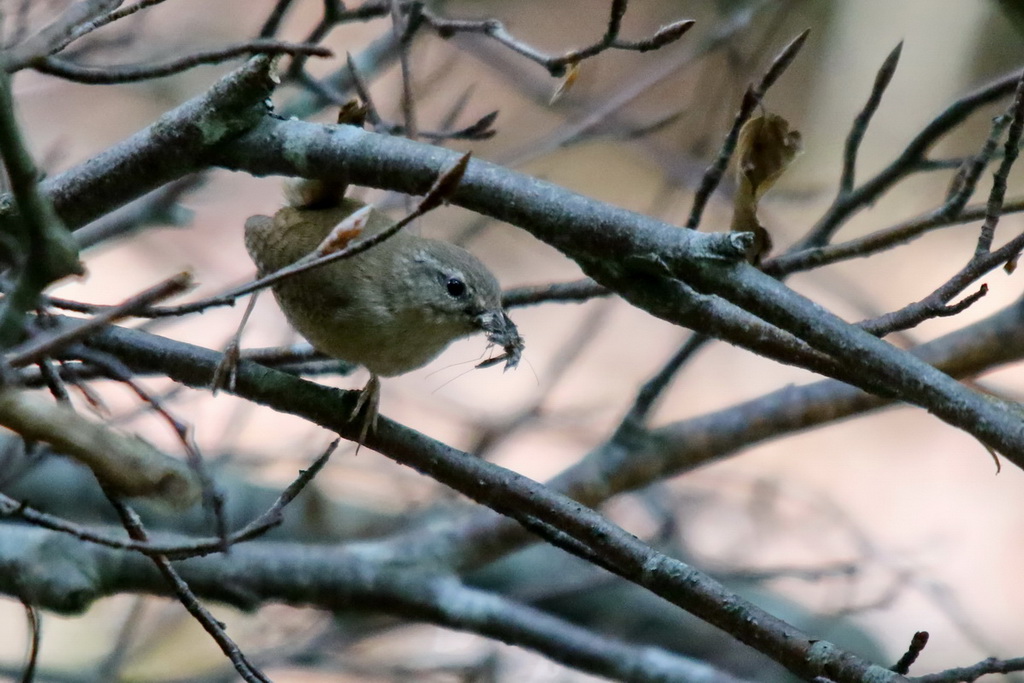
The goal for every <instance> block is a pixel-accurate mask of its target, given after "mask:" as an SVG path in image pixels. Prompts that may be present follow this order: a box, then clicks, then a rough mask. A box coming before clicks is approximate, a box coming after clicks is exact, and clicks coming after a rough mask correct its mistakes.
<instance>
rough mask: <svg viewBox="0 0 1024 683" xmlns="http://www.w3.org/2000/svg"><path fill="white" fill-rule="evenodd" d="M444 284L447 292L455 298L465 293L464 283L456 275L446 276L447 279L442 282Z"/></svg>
mask: <svg viewBox="0 0 1024 683" xmlns="http://www.w3.org/2000/svg"><path fill="white" fill-rule="evenodd" d="M444 286H445V287H446V288H447V289H448V293H449V294H450V295H451V296H453V297H455V298H458V297H460V296H462V295H463V294H465V293H466V283H465V282H463V281H462V280H460V279H459V278H457V277H450V278H448V281H447V282H445V283H444Z"/></svg>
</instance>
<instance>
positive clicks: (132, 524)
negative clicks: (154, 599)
mask: <svg viewBox="0 0 1024 683" xmlns="http://www.w3.org/2000/svg"><path fill="white" fill-rule="evenodd" d="M107 497H108V499H109V500H110V504H111V505H113V506H114V510H115V511H116V512H117V515H118V517H120V519H121V524H122V525H124V528H125V530H126V531H127V532H128V536H129V537H131V538H132V539H133V540H136V541H141V542H146V541H148V540H149V535H148V534H147V533H146V530H145V529H144V528H143V526H142V520H141V519H140V518H139V516H138V514H136V512H135V511H134V510H132V509H131V508H130V507H128V505H126V504H125V503H124V502H122V501H121V500H119V499H117V498H116V497H114V496H113V495H110V494H108V495H107ZM149 558H150V559H151V560H152V561H153V564H154V565H156V568H157V570H158V571H159V572H160V573H161V574H162V575H163V577H164V579H166V580H167V583H168V584H170V586H171V590H172V591H173V592H174V594H175V595H177V596H178V600H179V601H180V602H181V604H182V605H183V606H184V607H185V609H186V610H188V612H189V614H191V615H192V616H193V617H194V618H195V620H196V621H198V622H199V624H200V625H201V626H202V627H203V629H204V630H205V631H206V632H207V633H209V634H210V636H211V637H212V638H213V640H214V642H216V643H217V645H218V646H219V647H220V649H221V652H223V653H224V655H225V656H226V657H227V658H228V659H230V660H231V663H232V664H233V665H234V667H235V670H236V671H237V672H238V674H239V675H240V676H241V677H242V679H243V680H245V681H247V682H252V683H271V681H270V679H269V678H267V677H266V676H265V675H263V673H262V672H261V671H260V670H259V669H257V668H256V667H255V666H253V664H252V663H250V662H249V660H248V658H247V657H246V656H245V653H243V652H242V650H241V649H239V647H238V645H236V644H235V641H233V640H232V639H231V637H230V636H228V634H227V631H225V627H224V624H223V623H221V622H220V621H219V620H217V619H216V618H215V617H214V616H213V615H212V614H210V612H209V610H207V609H206V608H205V607H204V606H203V604H202V603H201V602H199V599H198V598H197V597H196V595H195V593H193V592H192V589H191V588H189V587H188V584H187V583H185V581H184V579H182V578H181V576H180V575H179V574H178V572H177V570H175V569H174V567H173V566H172V565H171V562H170V560H168V559H167V558H166V557H164V556H163V555H150V556H149Z"/></svg>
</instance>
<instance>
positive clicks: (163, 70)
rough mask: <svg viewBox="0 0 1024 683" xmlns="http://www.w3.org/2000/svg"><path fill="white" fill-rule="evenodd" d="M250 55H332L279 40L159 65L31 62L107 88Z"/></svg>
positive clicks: (249, 43)
mask: <svg viewBox="0 0 1024 683" xmlns="http://www.w3.org/2000/svg"><path fill="white" fill-rule="evenodd" d="M252 54H263V55H307V56H308V55H313V56H316V57H330V56H332V54H333V53H332V52H331V51H330V50H328V49H327V48H325V47H321V46H319V45H311V44H308V43H286V42H283V41H279V40H269V39H257V40H250V41H247V42H244V43H238V44H236V45H228V46H227V47H221V48H216V49H212V50H207V51H205V52H197V53H195V54H191V55H186V56H184V57H178V58H176V59H172V60H169V61H166V62H163V63H162V64H151V65H138V66H136V65H125V66H84V65H82V64H76V63H75V62H70V61H68V60H66V59H60V58H59V57H45V58H43V59H39V60H36V61H34V62H33V63H32V67H33V68H34V69H35V70H36V71H39V72H41V73H44V74H49V75H50V76H57V77H59V78H63V79H65V80H68V81H74V82H76V83H88V84H90V85H103V84H106V85H109V84H113V83H134V82H137V81H146V80H150V79H153V78H163V77H165V76H171V75H173V74H176V73H181V72H182V71H187V70H189V69H191V68H193V67H196V66H199V65H201V64H219V63H221V62H226V61H227V60H229V59H235V58H237V57H244V56H248V55H252Z"/></svg>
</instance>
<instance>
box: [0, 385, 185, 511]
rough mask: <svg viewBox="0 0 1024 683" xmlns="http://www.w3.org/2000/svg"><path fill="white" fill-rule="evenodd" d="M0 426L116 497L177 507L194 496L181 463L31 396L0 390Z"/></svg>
mask: <svg viewBox="0 0 1024 683" xmlns="http://www.w3.org/2000/svg"><path fill="white" fill-rule="evenodd" d="M0 425H3V426H4V427H7V428H8V429H10V430H12V431H14V432H16V433H18V434H20V435H21V436H22V437H23V438H26V439H32V440H35V441H42V442H44V443H48V444H50V445H51V446H53V448H54V450H56V451H57V452H59V453H64V454H67V455H69V456H71V457H73V458H75V459H76V460H78V461H79V462H81V463H83V464H84V465H86V466H87V467H88V468H89V469H91V470H92V471H93V473H95V474H96V477H97V478H98V479H99V480H100V481H102V482H103V483H104V484H105V485H106V486H108V487H110V489H111V490H114V491H117V492H118V493H119V494H121V495H124V496H153V497H156V498H160V499H162V500H165V501H167V502H168V503H171V504H173V505H175V506H178V507H182V508H186V507H188V506H189V505H191V504H192V503H193V502H195V500H196V499H197V498H198V496H199V484H198V480H197V478H196V476H195V475H194V473H193V472H191V471H190V470H189V469H188V467H187V466H186V465H185V463H183V462H182V461H181V460H177V459H175V458H171V457H170V456H167V455H165V454H164V453H161V452H160V451H158V450H156V449H155V448H153V446H151V445H149V444H148V443H146V442H145V441H143V440H142V439H139V438H137V437H130V436H125V435H123V434H119V433H117V432H115V431H113V430H111V429H110V428H108V427H106V426H104V425H102V424H99V423H97V422H92V421H91V420H88V419H86V418H84V417H82V416H81V415H79V414H78V413H76V412H75V411H74V410H72V409H71V408H69V407H67V406H65V405H61V404H59V403H55V402H53V401H48V400H46V399H43V398H41V397H40V396H38V395H35V394H34V393H32V392H28V391H24V390H19V389H3V390H0Z"/></svg>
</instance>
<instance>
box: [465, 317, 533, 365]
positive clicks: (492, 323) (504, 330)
mask: <svg viewBox="0 0 1024 683" xmlns="http://www.w3.org/2000/svg"><path fill="white" fill-rule="evenodd" d="M475 322H476V324H477V327H479V328H480V329H481V330H483V332H484V333H485V334H486V335H487V341H489V342H491V343H492V344H497V345H498V346H500V347H501V348H502V349H503V350H504V351H505V353H504V354H503V355H501V356H498V357H497V358H492V359H490V360H489V361H484V363H483V364H481V365H482V366H483V367H486V366H487V365H494V363H495V362H497V361H501V360H504V361H505V369H506V370H510V369H512V368H514V367H516V366H517V365H518V364H519V359H520V357H522V355H523V348H524V346H525V342H523V338H522V337H521V336H520V335H519V330H518V329H517V328H516V324H515V323H514V322H512V319H511V318H509V317H508V314H507V313H505V311H503V310H500V309H497V310H491V311H486V312H484V313H481V314H480V315H478V316H477V317H476V320H475ZM478 367H480V366H478Z"/></svg>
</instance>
